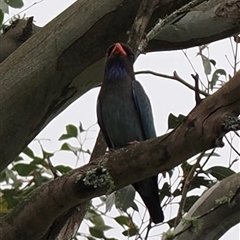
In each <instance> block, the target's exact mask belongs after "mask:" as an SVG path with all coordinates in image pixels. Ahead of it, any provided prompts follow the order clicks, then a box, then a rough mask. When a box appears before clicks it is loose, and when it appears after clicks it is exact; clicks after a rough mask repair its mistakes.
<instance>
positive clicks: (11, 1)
mask: <svg viewBox="0 0 240 240" xmlns="http://www.w3.org/2000/svg"><path fill="white" fill-rule="evenodd" d="M5 2H6V3H7V4H8V5H9V6H11V7H13V8H21V7H23V5H24V4H23V1H22V0H5Z"/></svg>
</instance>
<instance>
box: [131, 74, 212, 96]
mask: <svg viewBox="0 0 240 240" xmlns="http://www.w3.org/2000/svg"><path fill="white" fill-rule="evenodd" d="M137 74H152V75H154V76H158V77H163V78H168V79H172V80H176V81H178V82H180V83H182V84H183V85H184V86H186V87H188V88H189V89H191V90H193V91H195V87H194V86H192V85H191V84H189V83H188V82H186V81H185V80H183V79H182V78H181V77H180V76H179V75H178V74H177V72H176V71H174V72H173V76H171V75H166V74H162V73H157V72H154V71H150V70H144V71H137V72H135V75H137ZM199 93H201V94H202V95H204V96H205V97H207V96H209V94H208V93H206V92H204V91H202V90H199Z"/></svg>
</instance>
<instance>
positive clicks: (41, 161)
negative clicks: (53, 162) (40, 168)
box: [31, 157, 45, 165]
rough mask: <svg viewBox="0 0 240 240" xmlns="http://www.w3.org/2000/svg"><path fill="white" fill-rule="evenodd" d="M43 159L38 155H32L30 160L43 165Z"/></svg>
mask: <svg viewBox="0 0 240 240" xmlns="http://www.w3.org/2000/svg"><path fill="white" fill-rule="evenodd" d="M44 162H45V160H44V159H43V158H40V157H34V159H33V160H32V161H31V164H40V165H45V164H43V163H44Z"/></svg>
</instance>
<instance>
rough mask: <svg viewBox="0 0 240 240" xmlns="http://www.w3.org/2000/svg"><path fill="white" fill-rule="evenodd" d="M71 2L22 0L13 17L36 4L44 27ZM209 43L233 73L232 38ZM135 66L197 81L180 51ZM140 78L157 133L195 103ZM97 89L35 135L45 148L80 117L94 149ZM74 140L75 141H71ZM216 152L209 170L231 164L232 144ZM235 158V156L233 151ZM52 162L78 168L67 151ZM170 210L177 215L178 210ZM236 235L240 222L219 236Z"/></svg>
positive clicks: (177, 89) (161, 82) (164, 82)
mask: <svg viewBox="0 0 240 240" xmlns="http://www.w3.org/2000/svg"><path fill="white" fill-rule="evenodd" d="M73 2H74V1H72V0H64V1H63V0H43V1H36V2H35V1H32V0H24V4H25V6H24V8H23V9H20V10H19V9H17V10H16V9H14V10H13V9H10V16H12V15H13V14H17V13H19V12H22V10H24V9H26V8H28V7H29V6H31V5H32V7H30V8H29V9H27V10H24V11H23V13H22V14H25V15H26V16H27V17H28V16H34V19H35V24H36V25H38V26H44V25H45V24H47V23H48V22H49V21H51V20H52V19H53V18H55V17H56V16H57V15H58V14H60V13H61V12H62V11H64V9H66V8H67V7H68V6H70V5H71V4H72V3H73ZM34 3H35V4H34ZM22 14H21V15H22ZM7 18H8V17H5V19H4V21H6V19H7ZM209 47H210V48H209V52H207V51H205V54H206V55H208V54H209V55H210V57H211V59H214V60H215V61H216V62H217V68H224V69H225V70H226V72H228V73H230V74H232V72H233V71H232V68H231V66H230V64H229V63H228V61H227V59H226V56H225V55H227V56H228V59H229V60H230V62H231V61H233V54H232V49H231V44H230V40H229V39H226V40H224V41H219V42H217V43H213V44H210V45H209ZM186 52H187V56H188V57H189V59H190V60H191V62H192V64H193V66H194V68H195V69H196V71H197V72H198V73H199V74H200V77H201V79H202V80H204V79H205V76H204V74H203V67H202V63H201V59H200V57H199V56H197V52H198V48H192V49H189V50H187V51H186ZM134 68H135V71H138V70H154V71H156V72H161V73H165V74H168V75H171V74H172V73H173V71H177V73H178V74H179V75H180V76H181V77H182V78H183V79H185V80H186V81H188V82H189V83H190V84H194V82H193V79H192V78H191V77H190V74H192V73H194V71H193V69H192V67H191V65H190V64H189V62H188V60H187V58H186V57H185V56H184V54H183V52H182V51H171V52H161V53H151V54H147V55H144V56H140V57H139V58H138V60H137V61H136V63H135V65H134ZM137 79H138V80H139V81H140V82H141V83H142V85H143V86H144V88H145V90H146V92H147V94H148V96H149V98H150V100H151V103H152V107H153V113H154V121H155V126H156V130H157V135H162V134H163V133H165V132H166V131H167V118H168V115H169V113H173V114H174V115H178V114H183V115H187V114H188V113H189V112H190V111H191V109H192V108H193V107H194V106H195V100H194V92H193V91H192V90H189V89H188V88H186V87H185V86H183V85H181V84H180V83H178V82H176V81H173V80H169V79H163V78H159V77H153V76H150V75H138V76H137ZM98 91H99V88H96V89H93V90H91V91H89V92H88V93H86V94H85V95H84V96H83V97H81V98H80V99H78V100H77V101H75V102H74V103H73V104H72V105H71V106H69V107H68V108H67V109H66V110H65V111H64V112H63V113H61V114H60V115H59V116H58V117H57V118H56V119H54V120H53V121H52V122H51V123H50V124H49V125H48V126H47V127H46V128H45V129H44V130H43V131H42V132H41V133H40V134H39V135H38V136H37V138H38V139H51V141H43V145H44V148H45V149H46V150H48V151H56V150H58V149H59V147H60V145H61V143H60V142H59V141H57V139H58V138H59V137H60V135H61V134H63V133H64V131H65V126H66V125H67V124H69V123H72V124H75V125H78V124H79V122H80V121H81V122H82V123H83V126H84V128H88V127H90V126H92V125H93V127H91V128H90V131H89V132H88V135H87V138H88V140H87V141H86V142H85V145H84V146H85V148H90V149H92V147H93V145H94V141H95V137H96V134H97V132H98V126H97V124H96V121H97V120H96V98H97V94H98ZM232 136H233V135H232ZM73 144H76V143H75V142H73ZM226 145H227V144H226ZM234 145H235V147H236V148H238V149H239V139H237V138H235V139H234ZM30 146H31V147H32V148H34V151H35V152H38V151H39V148H38V145H37V143H36V142H33V143H31V144H30ZM217 152H218V153H219V154H221V157H220V158H214V159H212V160H211V162H210V163H208V165H207V166H206V168H208V167H210V166H212V165H222V166H228V164H229V153H230V148H229V147H228V146H226V147H225V148H223V149H219V150H218V151H217ZM232 156H234V154H233V155H232ZM87 160H88V159H87V157H86V156H85V160H84V161H85V162H87ZM216 162H217V163H216ZM53 163H54V164H60V163H61V164H69V165H71V166H72V167H75V165H76V159H75V157H74V156H72V155H69V154H68V153H58V154H55V157H54V158H53ZM79 164H80V163H79ZM233 169H234V170H235V171H239V163H238V164H235V165H234V166H233ZM171 210H172V211H173V213H174V209H171ZM171 210H168V211H167V212H166V213H165V214H166V218H170V217H171V216H173V215H174V214H173V213H172V212H171ZM83 229H84V230H83V231H86V226H85V227H84V228H83ZM164 230H166V228H164ZM116 231H118V232H121V231H122V229H120V228H118V229H116V230H115V232H116ZM154 231H155V233H156V234H159V232H160V233H161V232H162V229H161V230H160V231H159V230H158V229H157V230H156V229H154ZM109 232H111V231H109ZM238 234H239V226H238V227H234V228H233V229H231V230H230V231H229V232H228V233H226V234H225V235H224V236H223V237H222V238H221V240H229V239H231V240H237V239H239V238H238V236H239V235H238ZM111 235H112V236H114V232H111ZM121 239H122V238H121ZM151 239H153V240H155V239H159V237H155V238H154V237H153V238H151Z"/></svg>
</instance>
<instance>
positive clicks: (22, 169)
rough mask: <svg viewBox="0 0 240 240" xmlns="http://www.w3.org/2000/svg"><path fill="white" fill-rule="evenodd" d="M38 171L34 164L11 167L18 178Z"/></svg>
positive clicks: (19, 164)
mask: <svg viewBox="0 0 240 240" xmlns="http://www.w3.org/2000/svg"><path fill="white" fill-rule="evenodd" d="M36 169H38V167H37V166H36V165H34V164H24V163H18V164H16V165H15V166H14V167H13V170H15V171H17V172H18V174H19V175H20V176H24V177H26V176H29V175H30V173H31V172H33V171H35V170H36Z"/></svg>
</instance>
